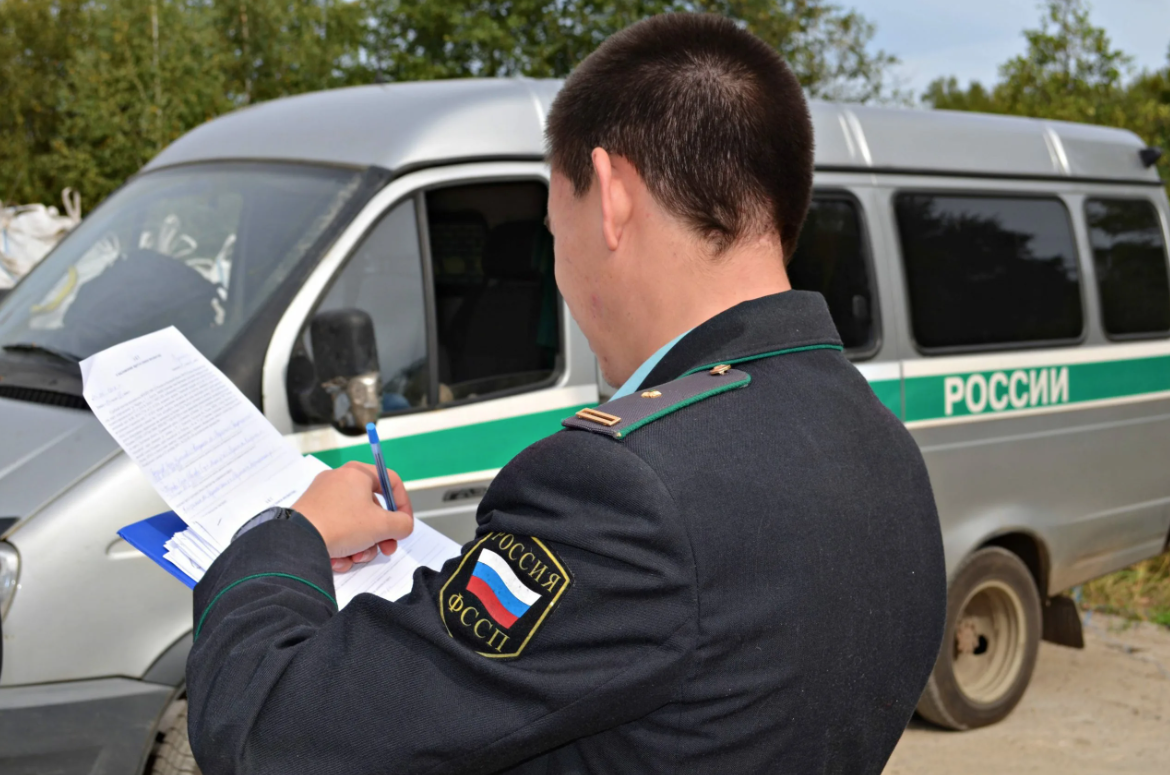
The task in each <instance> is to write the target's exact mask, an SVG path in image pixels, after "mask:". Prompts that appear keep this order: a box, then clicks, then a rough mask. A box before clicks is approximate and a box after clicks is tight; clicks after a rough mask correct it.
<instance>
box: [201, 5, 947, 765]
mask: <svg viewBox="0 0 1170 775" xmlns="http://www.w3.org/2000/svg"><path fill="white" fill-rule="evenodd" d="M548 143H549V158H550V163H551V166H552V182H551V188H550V194H549V217H550V228H551V230H552V232H553V234H554V237H555V239H556V262H557V267H556V273H557V280H558V284H559V285H560V288H561V291H562V293H563V295H564V297H565V299H566V301H567V302H568V304H569V307H570V309H571V310H572V312H573V315H574V317H575V319H576V320H577V321H578V323H579V324H580V326H581V328H582V329H583V331H584V332H585V334H586V336H587V337H588V338H589V341H590V344H591V345H592V347H593V349H594V352H595V353H596V354H597V356H598V359H599V361H600V363H601V365H602V368H603V370H604V373H605V374H606V376H607V379H608V380H609V381H610V382H612V383H613V384H618V383H626V384H624V385H623V389H622V391H621V394H620V397H618V398H616V399H614V400H612V401H610V402H608V403H606V404H603V405H601V406H600V407H597V408H596V409H593V410H584V411H582V412H580V413H579V414H578V415H577V416H575V417H570V418H567V419H566V421H565V423H564V424H565V425H566V426H567V427H566V429H565V430H563V431H561V432H560V433H557V434H554V435H553V436H551V437H549V438H547V439H545V440H543V441H540V442H538V443H536V444H534V445H532V446H531V447H529V448H528V449H527V450H525V451H523V452H521V453H520V454H519V455H518V456H517V457H516V458H515V459H514V460H513V461H512V462H511V463H510V464H508V465H507V466H506V467H505V468H504V469H503V470H502V471H501V472H500V474H499V475H498V476H497V478H496V480H495V482H494V483H493V484H492V486H491V488H490V489H489V491H488V493H487V495H486V496H485V498H484V500H483V503H482V504H481V505H480V508H479V512H478V523H479V526H478V530H477V534H476V539H475V540H474V541H473V542H471V543H469V544H468V545H467V546H465V547H464V549H463V553H462V556H460V557H459V558H457V559H455V560H452V561H450V562H448V563H447V564H446V565H444V567H443V568H442V570H441V571H439V572H431V571H425V570H424V571H420V572H418V574H417V575H416V576H415V581H414V589H413V591H412V592H411V593H410V594H409V595H408V596H407V597H405V598H403V599H402V600H400V601H398V602H394V603H391V602H387V601H385V600H382V599H379V598H376V597H373V596H371V595H361V596H359V597H357V598H356V599H355V600H354V601H353V602H352V603H350V605H348V606H347V607H346V608H345V610H344V611H341V612H338V611H337V609H336V606H335V603H334V600H333V582H332V577H331V573H330V558H333V567H334V568H337V569H344V568H346V567H348V566H349V565H350V564H351V563H352V562H353V561H359V562H360V561H363V560H366V559H369V558H370V557H372V556H373V554H372V553H373V552H374V551H377V548H376V547H378V546H380V547H381V548H382V550H383V551H392V550H393V548H394V540H395V539H396V538H401V537H402V536H404V535H406V534H407V533H408V532H409V530H410V528H411V522H410V520H411V517H410V511H409V500H408V498H407V495H406V492H405V490H404V489H402V486H401V482H400V481H399V480H398V479H397V477H392V479H393V482H394V487H395V493H394V495H395V497H396V498H397V500H398V503H399V504H401V505H402V507H403V508H402V510H401V511H400V512H398V513H397V514H391V513H389V512H386V511H384V510H382V509H380V508H379V507H378V506H377V505H375V504H374V502H373V497H372V496H373V493H375V492H377V491H378V479H377V476H376V474H375V472H374V470H373V469H372V468H371V467H369V466H361V465H353V464H351V465H349V466H346V467H344V468H342V469H339V470H337V471H333V472H329V473H325V474H322V475H321V476H319V477H318V478H317V480H316V481H315V482H314V483H313V485H312V487H311V488H310V489H309V490H308V491H307V492H306V493H305V495H304V496H303V497H302V498H301V499H300V500H299V501H298V502H297V504H295V508H294V509H293V510H287V511H283V512H276V513H271V514H265V515H260V517H258V518H257V520H253V523H251V524H252V526H251V527H250V529H246V530H245V531H243V532H242V534H241V535H239V537H238V538H237V539H236V540H235V542H234V543H233V544H232V546H231V547H230V548H229V549H228V550H227V551H226V552H224V554H223V555H222V556H221V557H220V558H219V559H218V560H217V561H216V562H215V564H214V565H213V566H212V568H211V569H210V570H209V572H208V573H207V575H206V576H205V577H204V579H203V580H202V582H200V584H199V585H198V587H196V590H195V620H196V622H197V626H196V632H195V643H194V647H193V649H192V651H191V657H190V661H189V662H188V667H187V677H188V692H189V700H190V733H191V742H192V746H193V748H194V750H195V753H196V756H197V759H198V761H199V762H200V764H201V766H202V767H203V769H204V771H205V772H206V773H208V774H209V775H219V774H220V773H280V774H281V775H288V774H289V773H346V774H347V775H356V774H358V773H375V772H393V773H436V774H437V773H494V772H503V771H506V772H517V773H675V772H688V773H690V772H696V773H698V772H704V773H772V772H792V773H806V772H865V773H878V772H880V771H881V769H882V767H883V765H884V763H885V762H886V759H887V758H888V757H889V754H890V752H891V751H892V750H893V747H894V745H895V743H896V742H897V740H898V738H899V736H900V735H901V733H902V730H903V728H904V727H905V725H906V722H907V720H908V719H909V718H910V714H911V713H912V711H913V709H914V706H915V703H916V702H917V700H918V697H919V694H920V693H921V691H922V689H923V686H924V685H925V683H926V679H927V676H928V674H929V672H930V670H931V667H932V665H933V663H934V660H935V657H936V655H937V653H938V648H939V642H940V636H941V633H942V628H943V618H944V608H945V594H946V590H945V580H944V570H943V555H942V546H941V540H940V534H939V526H938V520H937V515H936V512H935V506H934V501H933V497H932V494H931V490H930V484H929V481H928V479H927V475H926V470H925V468H924V466H923V463H922V459H921V457H920V455H919V452H918V449H917V448H916V446H915V444H914V442H913V441H912V440H911V438H910V436H909V434H908V433H907V432H906V430H905V429H904V428H903V426H902V425H901V423H900V422H899V421H898V420H897V419H896V418H895V417H893V416H892V415H891V414H890V413H889V412H888V411H886V409H884V408H883V407H882V405H881V404H880V403H879V402H878V400H877V399H876V398H875V397H874V395H873V393H872V392H871V390H870V389H869V386H868V385H867V383H866V381H865V380H864V379H863V378H862V377H861V375H860V374H859V373H858V372H857V370H856V369H855V368H854V367H853V366H852V365H850V363H849V362H848V361H847V360H846V358H845V356H844V355H843V354H842V351H841V343H840V340H839V338H838V335H837V332H836V330H835V328H834V326H833V322H832V320H831V319H830V317H829V313H828V310H827V308H826V306H825V303H824V301H823V300H822V299H821V297H820V296H818V295H816V294H811V293H803V292H798V291H790V290H788V289H789V284H788V279H787V275H786V272H785V261H786V259H787V257H788V256H790V255H791V253H792V250H793V248H794V246H795V243H796V238H797V235H798V233H799V230H800V226H801V223H802V221H803V219H804V215H805V213H806V211H807V208H808V203H809V198H810V190H811V182H812V129H811V125H810V121H809V116H808V111H807V107H806V105H805V102H804V99H803V96H802V94H801V91H800V88H799V86H798V84H797V82H796V80H795V78H794V77H793V75H792V73H791V72H790V71H789V70H788V68H787V67H786V66H785V65H784V63H783V62H782V61H781V60H780V59H779V58H778V57H777V55H776V53H775V52H774V51H773V50H772V49H770V48H769V47H768V46H766V45H765V44H764V43H762V42H761V41H760V40H758V39H757V38H754V37H753V36H751V35H750V34H748V33H746V32H744V31H742V30H740V29H739V28H737V27H736V26H735V25H734V24H732V23H730V22H728V21H725V20H721V19H718V18H714V17H702V16H687V15H674V16H666V17H656V18H653V19H650V20H647V21H645V22H641V23H639V24H636V25H634V26H633V27H631V28H629V29H627V30H625V31H624V32H622V33H620V34H618V35H615V36H614V37H612V38H610V39H609V40H608V41H606V42H605V43H604V44H603V45H602V46H601V47H600V48H599V49H598V50H597V51H596V52H595V53H594V54H593V55H592V56H590V57H589V58H588V59H587V60H586V61H585V62H584V63H583V64H582V65H581V66H580V67H579V68H578V70H577V71H576V72H575V73H574V74H573V75H572V76H571V77H570V78H569V79H568V81H567V82H566V84H565V86H564V89H563V90H562V91H561V93H560V94H559V96H558V97H557V99H556V102H555V103H554V105H553V108H552V111H551V114H550V116H549V126H548ZM245 527H246V528H248V527H249V526H245Z"/></svg>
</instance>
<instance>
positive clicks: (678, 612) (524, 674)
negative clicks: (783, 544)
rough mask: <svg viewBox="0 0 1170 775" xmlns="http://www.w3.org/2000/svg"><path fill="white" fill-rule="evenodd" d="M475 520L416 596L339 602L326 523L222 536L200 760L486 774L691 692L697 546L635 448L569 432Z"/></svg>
mask: <svg viewBox="0 0 1170 775" xmlns="http://www.w3.org/2000/svg"><path fill="white" fill-rule="evenodd" d="M478 520H479V527H478V530H477V537H476V540H475V541H473V542H472V543H470V544H468V545H467V546H466V547H464V551H463V554H462V556H461V557H460V558H457V559H455V560H452V561H450V562H448V563H446V564H445V565H444V567H443V568H442V570H441V571H440V572H437V573H436V572H433V571H428V570H422V571H419V572H418V573H417V574H416V576H415V582H414V588H413V590H412V592H411V593H410V594H409V595H408V596H407V597H405V598H403V599H402V600H401V601H399V602H394V603H391V602H387V601H385V600H382V599H380V598H377V597H374V596H372V595H360V596H359V597H357V598H355V599H354V600H353V602H351V603H350V605H349V606H347V607H346V608H345V610H344V611H341V612H337V609H336V605H335V604H334V602H333V600H332V594H333V584H332V577H331V573H330V569H329V558H328V556H327V553H326V550H325V546H324V544H323V542H322V541H321V539H320V537H319V536H318V535H317V534H316V533H315V531H310V530H307V529H304V528H303V527H300V526H298V525H296V524H294V523H292V522H290V521H274V522H270V523H267V524H263V525H260V526H259V527H257V528H255V529H254V530H251V531H250V532H248V533H246V534H245V535H243V536H242V537H241V538H240V539H239V540H237V541H236V542H235V543H234V544H233V545H232V546H231V547H230V548H229V549H228V550H227V551H226V552H224V553H223V555H222V556H221V557H220V558H219V559H218V560H216V562H215V564H214V565H213V566H212V567H211V569H210V570H209V571H208V573H207V575H206V576H205V577H204V579H203V580H202V581H201V582H200V583H199V585H198V586H197V587H196V589H195V622H196V624H197V633H196V638H195V643H194V646H193V648H192V651H191V656H190V659H189V661H188V663H187V682H188V697H189V702H190V711H189V712H190V735H191V745H192V748H193V749H194V751H195V754H196V759H197V761H198V762H199V764H200V766H201V767H202V769H203V771H204V773H206V775H220V774H221V773H237V774H239V775H244V774H245V773H281V775H288V774H289V773H302V772H303V773H334V772H336V773H346V775H359V774H360V773H373V772H378V773H385V772H395V773H489V772H494V771H497V770H499V769H502V768H505V767H508V766H510V765H513V764H516V763H519V762H521V761H523V760H525V759H527V758H530V757H532V756H535V755H537V754H539V753H542V752H544V751H547V750H550V749H552V748H554V747H557V746H559V745H562V744H564V743H566V742H568V741H570V740H573V739H576V738H581V737H585V736H587V735H590V734H593V733H596V732H599V731H602V730H605V729H608V728H610V727H613V726H616V725H618V724H621V723H624V722H626V721H630V720H633V719H636V718H640V717H642V716H644V715H646V714H647V713H649V712H651V711H653V710H654V709H656V708H659V707H661V706H663V705H665V704H666V703H669V702H671V701H672V700H675V699H678V698H679V694H680V692H681V691H682V689H683V683H684V680H685V676H686V674H687V671H688V670H689V668H690V664H691V653H692V650H693V646H694V639H695V634H696V615H697V612H696V608H695V601H696V588H695V570H694V560H693V555H692V552H691V548H690V543H689V539H688V537H687V535H686V533H685V528H684V527H683V526H682V524H681V523H680V521H679V518H678V515H677V512H676V509H675V504H674V502H673V500H672V498H671V496H670V494H669V493H668V492H667V490H666V489H665V488H664V486H663V485H662V483H661V481H660V480H659V479H658V477H657V475H656V474H655V473H654V471H652V470H651V469H650V468H649V467H648V466H647V465H646V464H645V463H644V462H643V461H642V460H641V459H640V458H638V457H637V456H636V455H634V454H632V453H630V452H629V451H627V450H626V449H625V448H624V447H623V445H622V444H620V443H618V442H615V441H612V440H610V439H606V438H603V437H600V436H596V435H593V434H589V433H584V432H581V431H563V432H561V433H558V434H555V435H554V436H552V437H550V438H548V439H545V440H544V441H542V442H539V443H537V444H536V445H533V446H532V447H529V448H528V449H527V450H525V451H524V452H522V453H521V454H520V455H519V456H517V458H516V459H515V460H513V461H512V463H510V464H509V465H508V466H507V467H506V468H505V469H504V470H503V471H502V472H501V473H500V475H499V476H498V477H497V478H496V481H495V482H494V483H493V485H492V487H491V488H490V490H489V492H488V494H487V496H486V497H485V499H484V501H483V503H482V504H481V507H480V510H479V516H478ZM517 547H519V548H517ZM493 574H494V575H493ZM517 585H519V586H517Z"/></svg>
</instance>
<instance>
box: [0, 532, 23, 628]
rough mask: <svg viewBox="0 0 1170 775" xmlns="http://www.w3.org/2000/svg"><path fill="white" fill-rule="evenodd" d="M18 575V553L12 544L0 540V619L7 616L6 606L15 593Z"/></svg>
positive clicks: (10, 602) (9, 604)
mask: <svg viewBox="0 0 1170 775" xmlns="http://www.w3.org/2000/svg"><path fill="white" fill-rule="evenodd" d="M19 575H20V555H19V554H18V553H17V551H16V547H15V546H13V545H12V544H9V543H5V542H4V541H0V620H2V619H4V617H6V616H8V607H9V606H11V605H12V598H13V597H14V596H15V595H16V582H17V578H18V577H19Z"/></svg>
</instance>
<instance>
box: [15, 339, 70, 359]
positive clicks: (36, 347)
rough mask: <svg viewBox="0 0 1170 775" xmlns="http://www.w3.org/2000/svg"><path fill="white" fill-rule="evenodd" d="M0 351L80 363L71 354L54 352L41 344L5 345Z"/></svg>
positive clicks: (60, 351)
mask: <svg viewBox="0 0 1170 775" xmlns="http://www.w3.org/2000/svg"><path fill="white" fill-rule="evenodd" d="M2 349H4V350H8V351H9V352H20V353H45V354H46V355H51V356H53V357H54V358H57V359H58V360H62V361H65V362H66V363H81V358H78V357H77V356H76V355H74V354H73V353H67V352H65V351H64V350H55V349H53V348H52V347H45V346H44V345H42V344H35V343H33V342H17V343H15V344H6V345H4V347H3V348H2Z"/></svg>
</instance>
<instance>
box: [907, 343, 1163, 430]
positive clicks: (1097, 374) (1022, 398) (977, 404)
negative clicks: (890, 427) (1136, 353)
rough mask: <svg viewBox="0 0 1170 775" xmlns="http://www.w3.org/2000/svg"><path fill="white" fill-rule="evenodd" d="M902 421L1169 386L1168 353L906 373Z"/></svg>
mask: <svg viewBox="0 0 1170 775" xmlns="http://www.w3.org/2000/svg"><path fill="white" fill-rule="evenodd" d="M905 389H906V417H905V420H906V422H915V421H918V420H936V419H942V418H948V417H968V416H973V415H987V414H999V413H1004V412H1012V411H1019V410H1022V409H1037V408H1043V407H1051V406H1061V405H1067V404H1078V403H1083V402H1085V401H1100V400H1104V399H1111V398H1127V397H1130V396H1139V395H1142V394H1144V393H1157V392H1161V391H1166V390H1170V356H1165V355H1163V356H1157V357H1152V358H1135V359H1132V360H1119V361H1101V362H1097V363H1076V364H1069V365H1066V366H1044V367H1038V368H1024V369H1001V370H995V371H976V372H964V373H958V374H947V375H940V376H932V377H909V378H907V379H906V387H905Z"/></svg>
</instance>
